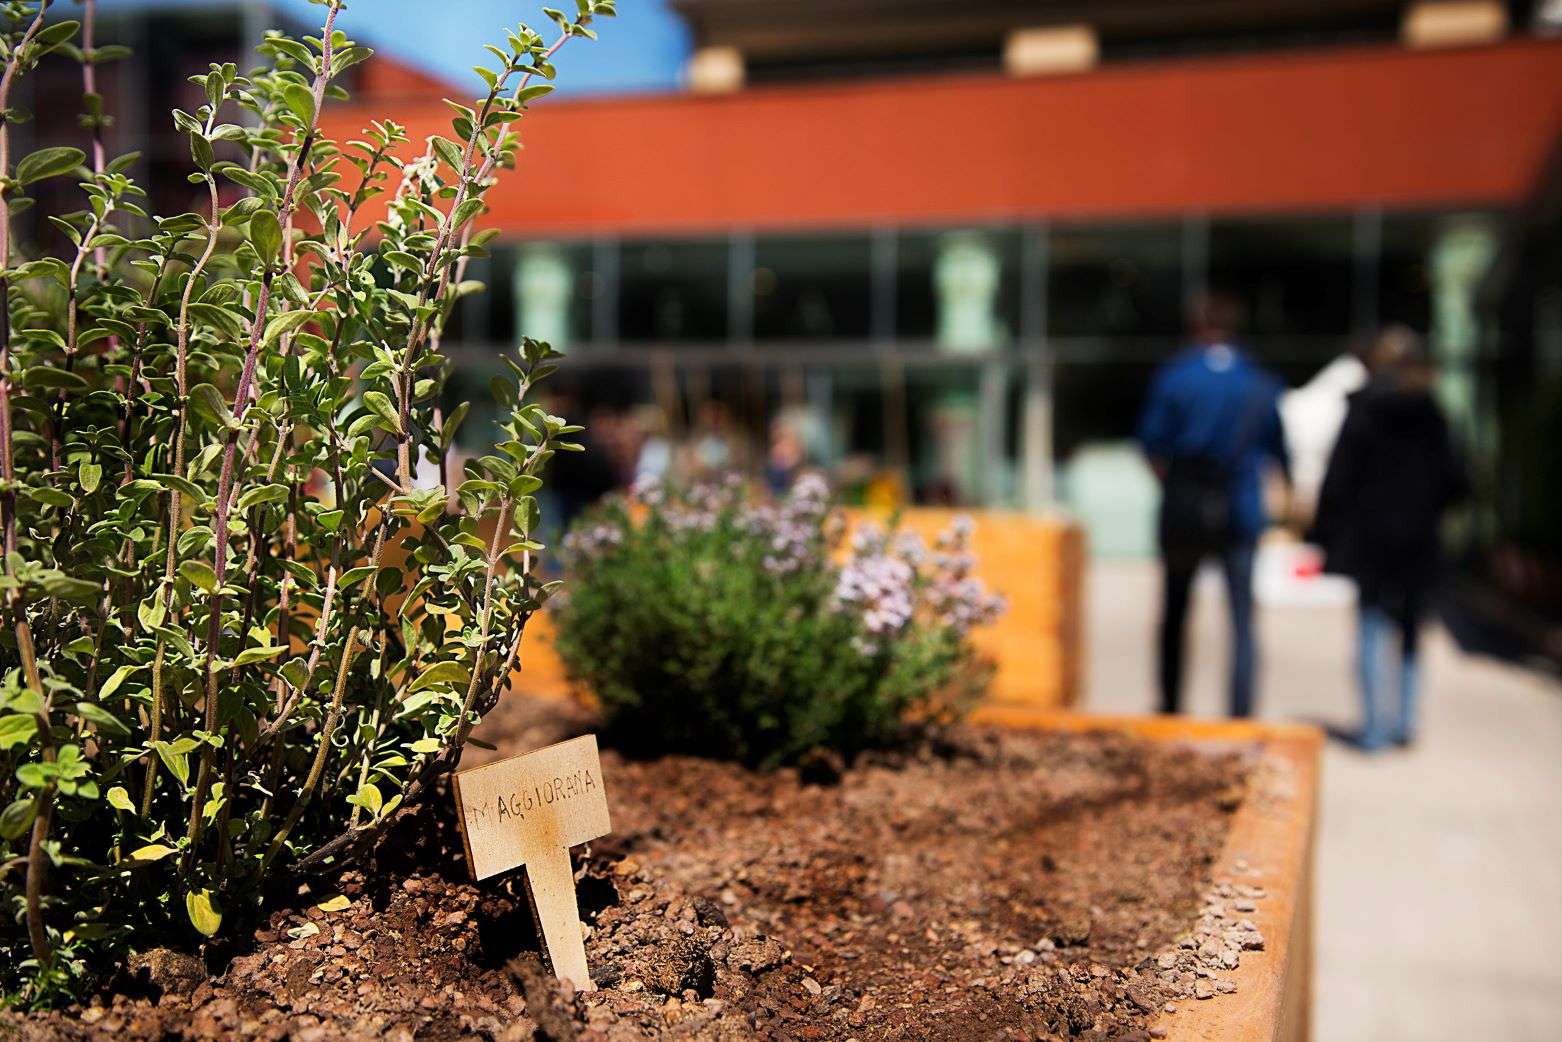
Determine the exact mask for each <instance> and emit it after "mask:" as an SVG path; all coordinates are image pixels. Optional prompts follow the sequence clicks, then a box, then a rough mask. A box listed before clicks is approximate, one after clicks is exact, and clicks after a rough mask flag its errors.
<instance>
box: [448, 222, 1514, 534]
mask: <svg viewBox="0 0 1562 1042" xmlns="http://www.w3.org/2000/svg"><path fill="white" fill-rule="evenodd" d="M1494 227H1495V219H1494V215H1492V214H1485V213H1468V214H1466V213H1460V214H1449V213H1387V214H1385V213H1380V212H1378V211H1375V210H1367V211H1361V212H1356V213H1345V214H1306V215H1288V216H1273V215H1259V216H1251V217H1246V216H1220V217H1213V218H1211V217H1205V216H1202V215H1187V216H1184V217H1181V218H1175V219H1165V220H1142V221H1120V222H1105V221H1102V222H1092V223H1083V222H1057V223H1054V224H1052V225H1050V226H1047V225H1040V224H1032V225H1026V224H1010V225H988V226H951V227H923V228H869V229H862V230H859V231H855V232H852V231H847V232H829V233H823V232H820V233H802V232H793V233H786V234H770V233H764V232H760V233H749V232H743V233H733V234H730V235H725V236H712V237H708V238H699V239H695V238H685V239H672V238H667V239H627V238H626V239H623V240H612V239H609V240H600V241H575V242H570V241H546V242H542V241H534V242H512V243H508V244H502V245H500V246H498V247H497V248H495V250H494V251H493V255H492V257H491V258H489V259H488V260H486V261H483V262H480V263H476V264H474V265H473V266H472V273H471V275H472V277H474V278H479V279H482V280H484V281H485V282H488V283H489V284H490V292H489V293H488V294H487V295H485V296H480V297H471V298H467V300H466V301H463V303H462V304H461V305H460V308H459V310H458V314H457V319H456V323H455V326H456V328H455V329H453V331H452V335H451V338H452V340H453V341H456V342H458V343H459V344H460V345H461V347H460V352H461V357H462V363H461V364H462V366H463V368H464V370H465V371H466V379H467V382H469V383H471V384H473V385H474V386H476V385H477V384H479V383H480V382H482V381H485V380H486V375H484V374H485V373H486V372H488V371H489V369H490V368H491V365H492V362H493V359H494V354H495V352H496V351H497V350H498V348H499V347H500V346H503V345H510V344H513V343H514V342H515V340H516V338H518V336H519V335H520V333H521V332H522V331H524V332H525V333H527V334H528V335H531V336H536V337H539V338H541V339H548V340H550V341H551V342H553V343H555V344H556V345H558V346H560V347H561V348H562V349H563V350H565V351H566V353H567V356H568V357H567V360H566V363H565V366H564V371H563V372H562V373H561V374H560V388H561V390H560V393H561V394H563V395H564V396H565V397H566V398H568V399H569V401H568V403H567V404H568V405H569V406H570V407H573V408H576V409H577V411H579V412H581V413H582V414H583V415H584V414H586V413H590V412H592V411H593V410H596V411H597V412H598V413H603V412H604V411H605V412H606V413H611V414H612V415H613V416H616V417H617V419H616V420H612V421H611V422H610V423H609V426H611V425H612V423H618V424H619V426H620V427H622V428H624V429H623V430H621V431H619V432H618V433H617V434H615V435H614V436H615V437H620V440H622V441H624V442H625V443H626V444H628V443H632V442H634V441H635V440H636V439H637V438H638V439H639V440H641V441H646V440H649V441H652V442H657V443H662V442H665V443H666V444H667V445H668V446H671V447H675V448H677V449H679V450H682V451H685V456H684V457H683V458H684V462H685V463H686V464H687V465H688V466H690V467H693V468H695V469H698V468H699V467H702V466H710V467H715V466H718V465H721V466H741V467H744V468H747V469H749V470H750V471H752V472H754V473H765V472H769V473H771V474H772V475H773V476H775V477H776V478H777V479H779V477H780V476H781V475H783V474H784V473H785V472H786V471H787V470H788V468H790V467H795V465H796V463H797V462H798V461H800V460H801V461H807V462H808V463H810V464H813V465H819V466H824V467H827V468H829V469H830V470H831V471H832V472H833V473H835V474H836V476H837V479H838V481H839V482H840V484H841V485H842V486H843V487H844V488H847V489H848V490H855V491H856V492H857V493H858V494H859V495H860V496H862V497H863V498H868V499H875V500H878V499H882V500H884V501H892V500H896V501H916V502H942V503H957V504H984V505H989V506H1012V507H1039V506H1042V505H1044V504H1045V502H1046V501H1048V500H1050V499H1051V498H1052V496H1053V491H1054V489H1056V493H1057V495H1058V496H1060V497H1061V498H1063V499H1065V500H1066V501H1067V502H1068V503H1069V505H1071V506H1073V507H1075V508H1076V509H1078V510H1081V511H1082V512H1084V513H1090V512H1091V511H1095V510H1100V511H1105V512H1108V513H1110V511H1111V510H1112V509H1117V508H1116V507H1113V506H1111V504H1114V503H1115V504H1119V505H1120V507H1121V510H1122V511H1123V512H1124V514H1125V517H1127V518H1129V520H1125V521H1124V522H1123V524H1124V526H1125V527H1124V528H1123V529H1122V530H1121V531H1120V532H1119V533H1118V536H1112V535H1111V534H1110V531H1108V537H1107V538H1106V540H1105V541H1106V543H1108V544H1111V543H1113V541H1114V539H1116V540H1117V541H1119V542H1121V543H1122V544H1123V545H1124V547H1125V548H1126V550H1125V552H1127V550H1131V549H1133V547H1134V546H1135V545H1136V540H1137V541H1138V542H1139V543H1142V533H1140V534H1137V535H1136V534H1135V532H1137V531H1138V529H1134V530H1133V531H1130V528H1132V526H1140V528H1142V526H1143V517H1144V515H1145V513H1146V510H1147V507H1146V506H1145V503H1143V502H1140V500H1147V499H1153V487H1149V486H1148V485H1147V482H1148V477H1147V475H1145V474H1144V473H1143V470H1142V464H1139V463H1138V461H1137V457H1136V455H1135V454H1134V452H1133V450H1132V446H1131V438H1132V435H1133V431H1134V427H1135V423H1136V420H1137V416H1138V413H1139V409H1140V406H1141V404H1142V402H1143V398H1144V394H1145V389H1146V387H1147V385H1148V382H1149V380H1150V377H1151V375H1152V374H1153V372H1154V370H1155V367H1156V366H1157V365H1159V364H1160V363H1161V362H1162V361H1164V360H1165V359H1166V358H1168V357H1170V356H1171V355H1172V354H1173V353H1175V352H1176V351H1177V350H1178V349H1179V347H1180V346H1181V343H1182V336H1183V332H1182V327H1183V310H1184V305H1185V302H1186V300H1187V299H1188V297H1189V295H1190V294H1191V293H1192V292H1194V291H1196V290H1198V289H1200V288H1204V287H1218V288H1221V289H1223V290H1227V291H1229V292H1232V293H1235V294H1236V295H1238V296H1239V297H1240V298H1241V299H1242V300H1243V302H1244V303H1245V305H1246V307H1247V311H1248V314H1249V323H1248V329H1247V332H1246V334H1245V336H1244V338H1243V339H1244V342H1245V343H1246V345H1247V346H1248V347H1249V348H1250V350H1251V351H1252V352H1253V354H1254V355H1255V356H1256V357H1258V358H1259V359H1260V361H1261V362H1263V364H1265V365H1267V366H1269V367H1270V368H1271V369H1273V370H1274V371H1276V372H1277V373H1279V374H1280V375H1281V376H1282V377H1283V378H1284V379H1285V380H1286V382H1287V383H1289V384H1291V385H1293V386H1295V385H1299V384H1301V383H1303V382H1305V381H1306V380H1307V379H1309V378H1310V377H1311V376H1312V375H1313V374H1314V373H1316V372H1317V371H1318V370H1319V369H1321V368H1322V367H1323V366H1324V365H1326V364H1327V363H1328V362H1329V361H1331V360H1333V359H1334V358H1336V357H1338V356H1339V355H1340V354H1341V353H1342V352H1343V351H1345V350H1346V349H1347V347H1348V346H1349V344H1350V343H1351V340H1352V338H1353V337H1359V336H1362V335H1365V334H1367V333H1368V332H1369V331H1370V330H1372V329H1374V328H1376V327H1377V326H1378V324H1379V323H1382V322H1387V321H1403V322H1408V323H1409V324H1410V325H1412V326H1413V327H1415V328H1416V329H1418V330H1420V331H1422V332H1423V333H1429V334H1430V335H1431V337H1432V341H1433V343H1434V345H1435V346H1436V347H1437V350H1438V351H1439V356H1440V358H1441V359H1442V360H1443V361H1444V365H1445V369H1446V370H1447V371H1448V373H1449V374H1450V375H1449V377H1448V378H1447V384H1448V386H1447V388H1446V390H1447V396H1448V398H1449V400H1450V402H1451V403H1452V404H1454V405H1455V406H1457V407H1458V408H1460V409H1462V410H1463V413H1464V414H1467V415H1468V416H1469V417H1470V420H1471V422H1472V423H1473V422H1475V420H1476V419H1478V414H1479V408H1478V404H1477V403H1478V400H1479V395H1478V394H1477V393H1476V391H1475V390H1474V388H1473V382H1474V381H1475V379H1476V376H1475V374H1476V371H1477V369H1476V366H1475V364H1474V361H1473V360H1474V358H1475V352H1476V345H1477V344H1478V343H1479V338H1478V336H1477V330H1476V329H1475V327H1474V323H1475V318H1474V314H1475V312H1474V310H1473V302H1474V299H1475V292H1476V287H1477V286H1478V284H1479V280H1480V277H1481V276H1482V274H1483V273H1484V271H1485V270H1486V268H1487V267H1488V266H1489V265H1490V263H1491V244H1492V241H1493V239H1492V234H1493V233H1492V229H1493V228H1494ZM561 407H562V406H561ZM625 417H628V418H629V419H625ZM600 418H601V417H599V419H600ZM480 426H481V425H478V426H477V427H476V428H474V429H472V430H470V431H469V432H468V436H469V437H470V438H472V439H474V440H480V439H481V437H482V436H483V432H482V430H481V429H480ZM633 455H634V453H632V452H629V451H628V450H625V460H624V462H623V466H624V469H625V471H626V473H632V471H633V469H634V467H635V462H634V459H632V458H631V457H633ZM663 455H665V456H666V457H667V458H668V459H669V460H671V461H672V464H670V465H674V464H676V463H677V461H678V459H679V457H678V456H677V455H676V453H675V452H674V451H673V448H669V449H668V451H667V452H666V453H663ZM1136 468H1137V469H1136ZM1054 470H1056V477H1057V480H1056V481H1054ZM1106 528H1107V529H1108V530H1109V529H1110V523H1106ZM1140 548H1141V549H1142V547H1140Z"/></svg>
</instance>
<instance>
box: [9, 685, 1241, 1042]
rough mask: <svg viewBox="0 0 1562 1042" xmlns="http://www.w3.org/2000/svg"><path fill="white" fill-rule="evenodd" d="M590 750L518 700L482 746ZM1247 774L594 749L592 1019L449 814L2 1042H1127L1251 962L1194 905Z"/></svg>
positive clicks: (983, 735)
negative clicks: (599, 767) (229, 940)
mask: <svg viewBox="0 0 1562 1042" xmlns="http://www.w3.org/2000/svg"><path fill="white" fill-rule="evenodd" d="M589 726H590V720H589V718H587V717H585V716H584V714H582V713H581V712H580V711H578V710H573V709H569V708H566V707H561V706H559V705H556V704H552V703H535V702H524V701H518V700H517V701H512V702H511V703H509V704H507V705H506V706H504V707H502V708H501V710H499V711H497V712H496V713H495V714H494V716H493V717H491V718H490V721H489V722H488V723H486V724H485V727H484V730H483V731H482V732H479V733H480V734H483V735H484V736H485V737H486V738H487V739H488V740H489V741H491V742H493V743H495V744H496V745H497V746H498V747H499V748H500V749H503V750H506V751H516V750H525V749H530V748H536V747H538V746H540V745H543V744H547V743H548V742H551V741H557V740H560V739H562V738H564V737H568V736H569V735H571V734H574V733H579V732H580V731H582V730H586V729H588V728H589ZM474 752H475V751H474ZM495 755H498V754H495V753H487V754H484V753H476V758H477V759H483V758H493V757H494V756H495ZM1256 760H1257V757H1255V756H1254V754H1253V753H1252V751H1251V750H1248V751H1245V752H1244V751H1240V750H1237V751H1230V752H1226V753H1221V754H1210V753H1207V752H1200V751H1196V750H1193V749H1191V748H1181V747H1175V746H1169V745H1167V744H1165V743H1148V742H1143V741H1139V740H1136V739H1132V738H1128V737H1125V736H1121V735H1113V734H1105V733H1102V734H1086V735H1059V734H1020V733H1009V732H994V731H984V730H979V729H958V730H955V731H953V732H949V733H946V734H943V735H941V736H939V737H928V738H923V739H921V740H919V741H917V742H916V743H914V744H913V745H911V746H909V747H907V748H903V749H900V750H897V751H894V752H889V753H876V754H871V755H868V756H865V757H863V758H860V759H859V760H858V762H857V763H855V764H853V765H851V766H850V767H849V768H843V767H842V765H840V764H839V763H835V762H832V761H831V760H830V759H829V758H827V757H821V758H819V760H818V761H816V762H814V763H811V764H809V765H807V766H806V767H805V768H803V769H802V770H784V771H779V772H775V773H772V774H764V775H761V774H755V773H752V772H749V771H746V770H744V769H742V768H739V767H736V766H733V765H731V764H725V763H717V762H712V761H703V760H698V759H690V758H665V759H661V760H652V761H626V760H623V759H622V758H620V757H618V756H616V755H615V754H614V753H612V752H611V751H604V753H603V771H604V775H605V777H606V779H607V791H608V799H609V805H610V807H611V810H612V816H613V826H614V831H613V833H612V835H611V836H609V837H607V839H605V840H603V841H599V842H598V843H596V844H594V845H593V846H592V848H591V849H590V850H589V851H587V850H585V849H580V850H577V851H576V865H577V870H578V874H577V879H578V894H579V900H580V904H581V910H582V914H583V916H584V918H585V920H586V923H587V928H588V936H587V940H586V951H587V956H588V959H589V961H590V964H591V968H592V976H593V979H594V981H595V983H596V984H597V987H598V990H596V991H594V992H589V993H580V994H576V993H575V992H574V991H573V989H571V988H570V987H569V986H568V985H567V984H564V983H562V982H559V981H556V980H555V979H554V978H553V977H552V976H551V975H550V974H548V973H547V972H546V971H545V969H544V967H543V965H542V963H541V962H540V961H539V960H538V958H537V956H536V955H535V954H534V953H535V952H536V951H537V947H538V946H537V940H536V936H535V934H534V932H533V927H532V924H531V918H530V913H529V910H528V909H527V907H526V904H525V901H524V898H522V897H521V896H519V895H520V890H519V885H520V881H519V879H518V878H517V876H516V875H513V874H512V875H511V876H507V877H500V878H498V879H496V880H490V881H488V882H485V883H483V884H479V885H474V884H472V883H470V882H469V881H468V877H467V873H466V869H465V864H464V862H463V861H462V856H461V843H460V839H459V837H458V836H457V835H456V834H455V832H454V814H453V809H452V808H451V806H450V803H449V800H448V797H446V798H441V799H438V800H435V801H433V802H431V803H430V804H429V805H428V806H427V807H426V808H425V809H422V810H420V811H419V812H418V813H417V814H416V815H415V816H414V815H408V816H406V820H405V821H404V822H403V823H402V824H401V825H399V826H398V828H397V829H396V830H395V831H394V832H393V833H392V834H391V836H389V837H388V838H387V840H386V841H385V842H384V843H383V844H382V845H381V849H380V851H379V852H378V853H377V855H376V860H375V861H374V863H372V864H370V865H367V866H365V867H364V868H363V869H362V870H359V871H353V872H348V873H346V874H343V875H341V876H340V877H338V878H336V879H334V880H331V881H330V882H329V883H328V884H321V885H318V886H316V887H315V888H314V889H305V890H301V891H300V893H299V894H298V895H297V897H296V899H295V900H293V901H291V902H289V904H290V906H289V907H284V908H281V909H279V910H277V911H274V912H273V913H272V914H271V916H270V918H269V919H268V920H267V921H266V922H265V923H264V924H262V926H261V927H260V928H259V929H258V930H256V931H255V932H254V934H253V936H252V937H251V938H250V939H249V940H248V942H247V944H246V945H244V946H243V947H242V948H241V949H240V950H239V951H238V952H237V953H235V952H234V951H227V952H222V951H215V950H214V951H208V952H206V953H203V954H204V958H205V961H204V962H203V961H202V960H201V959H200V958H195V957H192V956H191V955H187V954H181V953H177V952H172V951H158V952H153V953H148V954H147V955H146V956H143V957H141V958H140V959H138V960H137V962H136V965H135V966H134V967H132V968H130V969H127V971H125V972H124V973H123V974H121V975H120V977H119V978H118V979H117V980H115V981H114V982H112V984H111V986H110V988H109V989H108V990H107V991H106V992H105V993H104V994H102V995H99V996H97V997H95V998H94V999H92V1001H91V1002H90V1003H89V1004H88V1005H87V1006H85V1007H79V1008H75V1009H70V1010H64V1011H57V1012H54V1013H49V1014H38V1015H32V1016H25V1017H24V1016H19V1015H15V1014H6V1015H3V1016H0V1039H7V1038H8V1037H9V1036H10V1034H11V1033H14V1034H15V1036H16V1037H18V1038H20V1039H29V1040H30V1039H55V1038H63V1039H80V1040H89V1039H90V1040H100V1039H102V1040H107V1039H110V1038H112V1039H116V1040H124V1042H131V1040H143V1039H145V1040H150V1039H212V1038H224V1039H225V1038H255V1039H277V1040H280V1039H292V1040H296V1042H316V1040H320V1042H323V1040H330V1039H352V1040H356V1039H365V1040H367V1039H379V1038H388V1039H402V1040H412V1039H420V1040H422V1039H427V1040H431V1042H444V1040H456V1039H474V1038H475V1039H489V1040H504V1042H511V1040H514V1042H524V1040H533V1039H535V1040H554V1042H564V1040H579V1042H620V1040H630V1039H656V1038H670V1039H716V1040H736V1039H783V1040H804V1039H832V1040H848V1039H857V1040H861V1042H868V1040H870V1039H871V1040H877V1039H906V1040H921V1039H927V1040H932V1039H940V1040H960V1039H1059V1040H1061V1039H1085V1040H1101V1042H1104V1040H1120V1042H1128V1040H1148V1039H1149V1038H1152V1037H1161V1036H1162V1035H1163V1034H1164V1031H1165V1029H1164V1028H1163V1027H1160V1026H1157V1025H1156V1020H1157V1018H1158V1017H1159V1015H1160V1014H1161V1013H1162V1012H1163V1011H1166V1010H1167V1009H1175V1007H1176V1005H1177V1004H1178V1003H1192V1002H1196V1001H1199V1000H1201V999H1207V998H1217V1000H1218V996H1219V995H1220V994H1221V993H1222V992H1227V991H1231V990H1234V986H1233V985H1232V984H1231V982H1230V981H1229V980H1228V979H1227V978H1226V972H1227V971H1229V970H1230V969H1233V968H1235V967H1236V965H1237V964H1238V962H1239V961H1240V959H1241V957H1242V955H1243V953H1244V952H1250V951H1252V950H1255V949H1261V948H1262V947H1263V944H1264V941H1263V938H1262V937H1261V936H1260V935H1259V933H1258V931H1257V930H1256V929H1254V928H1253V925H1252V923H1251V922H1248V921H1247V920H1245V919H1244V918H1243V917H1242V916H1243V915H1244V913H1246V912H1251V911H1252V910H1253V909H1254V907H1255V905H1254V902H1256V901H1258V900H1261V899H1262V898H1263V896H1264V893H1263V890H1262V888H1261V887H1258V886H1256V885H1254V883H1253V882H1252V881H1251V880H1245V881H1242V882H1232V881H1215V880H1212V878H1211V866H1212V864H1213V862H1214V860H1215V858H1216V856H1217V854H1218V853H1219V852H1220V851H1221V849H1222V846H1223V843H1224V840H1225V836H1226V833H1227V830H1228V821H1229V815H1230V812H1231V811H1232V810H1234V809H1235V808H1236V807H1237V806H1238V805H1239V804H1240V803H1241V801H1242V800H1243V798H1244V795H1245V792H1246V789H1247V787H1248V784H1249V781H1250V779H1252V778H1255V777H1258V776H1260V775H1261V774H1262V772H1254V771H1253V770H1252V768H1253V766H1254V763H1255V761H1256Z"/></svg>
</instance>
